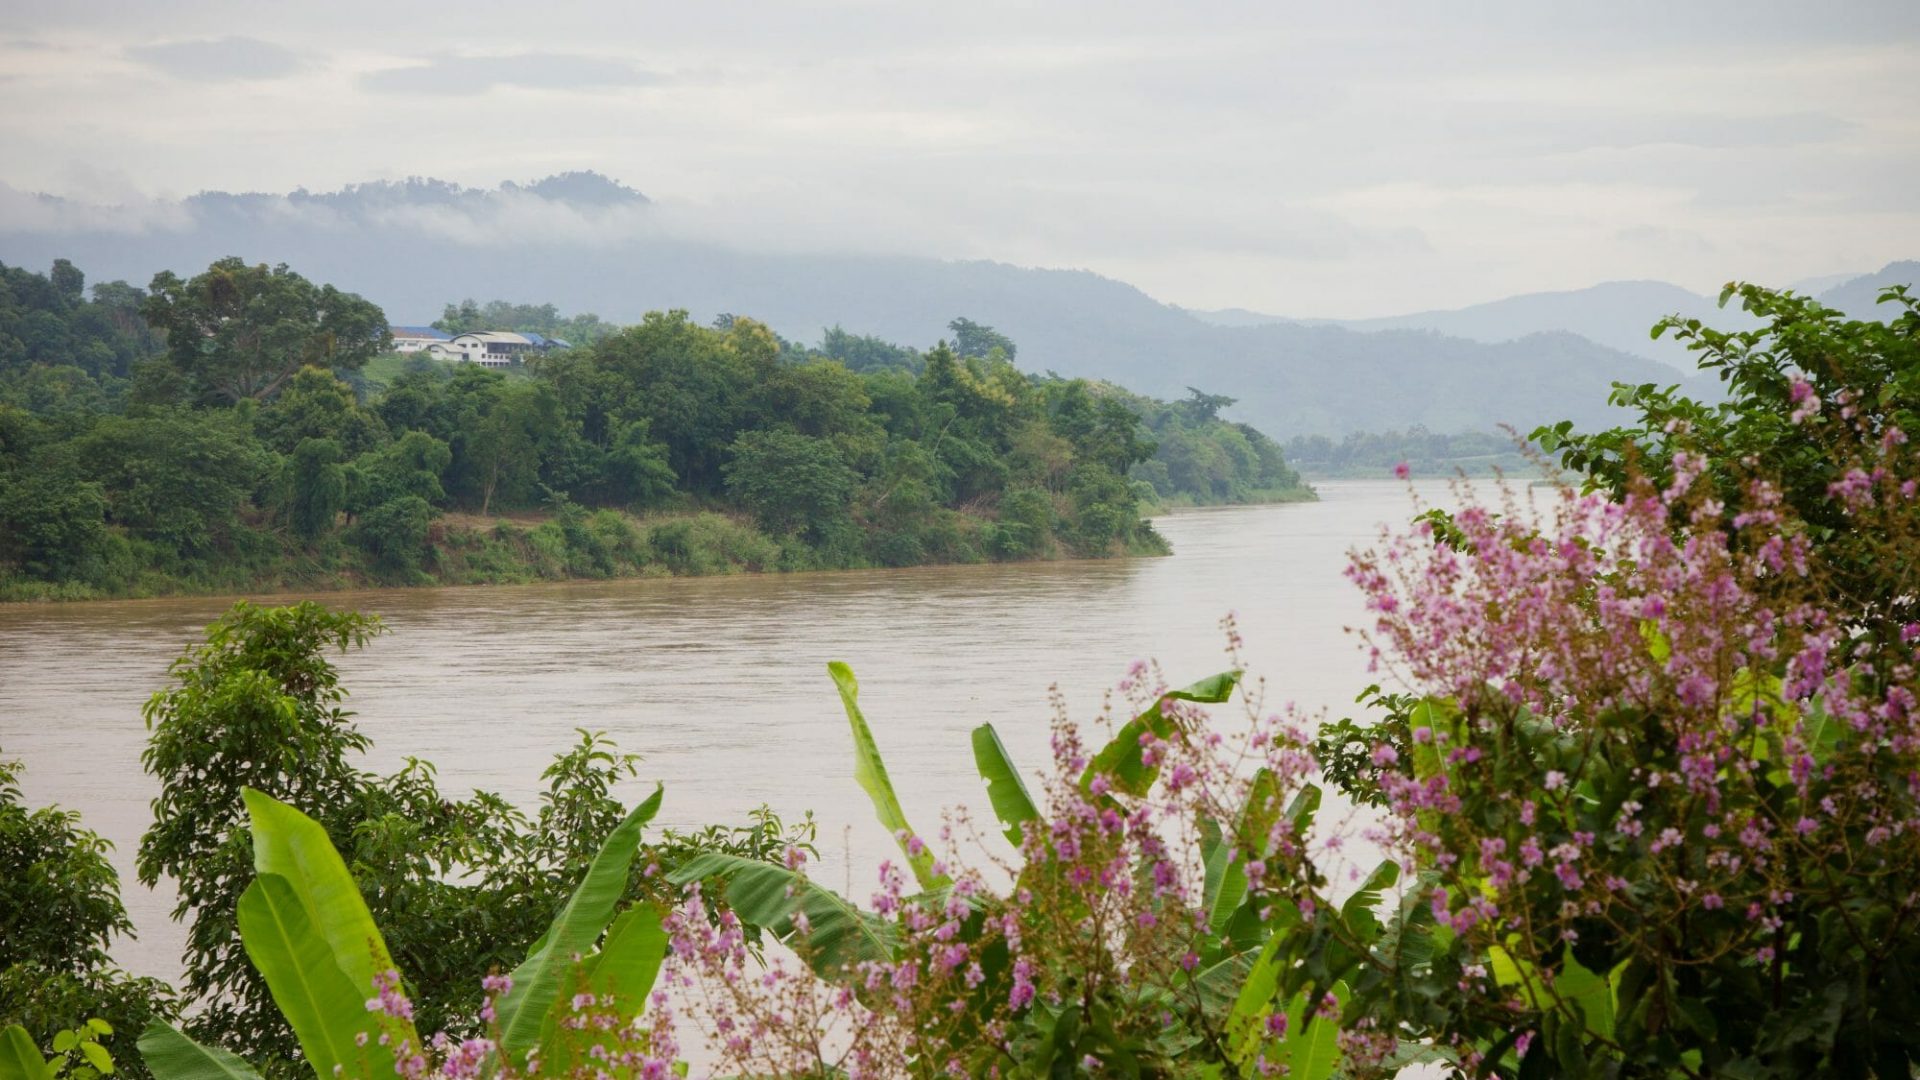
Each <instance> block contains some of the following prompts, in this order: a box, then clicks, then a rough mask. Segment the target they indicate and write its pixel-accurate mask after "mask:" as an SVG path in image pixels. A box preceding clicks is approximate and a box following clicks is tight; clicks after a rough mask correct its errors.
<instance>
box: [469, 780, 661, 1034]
mask: <svg viewBox="0 0 1920 1080" xmlns="http://www.w3.org/2000/svg"><path fill="white" fill-rule="evenodd" d="M663 794H664V789H663V788H660V787H658V786H656V787H655V788H654V789H653V794H652V795H650V796H648V797H647V800H646V801H645V802H643V803H641V804H640V805H639V806H636V807H634V808H633V812H632V813H630V814H628V815H627V816H626V817H625V818H624V819H623V820H622V821H621V822H620V824H618V825H616V826H614V829H613V832H611V833H609V834H607V839H606V842H605V843H603V844H601V845H600V851H599V852H598V853H597V854H595V855H594V857H593V863H592V865H590V866H589V867H588V868H587V873H586V876H585V877H584V878H582V879H581V880H580V884H579V885H577V886H575V887H574V890H573V895H572V896H569V897H568V898H567V902H566V904H565V905H564V906H563V907H561V909H560V912H559V914H557V915H555V916H554V917H553V922H552V923H551V924H550V925H549V926H548V927H547V932H546V934H545V935H543V936H542V937H541V939H540V940H539V941H538V942H535V943H534V946H533V948H532V949H531V950H529V951H528V954H527V958H526V959H525V960H524V961H522V962H521V964H520V966H519V967H517V968H514V969H513V988H512V989H511V990H508V991H507V993H506V994H505V995H504V996H503V997H501V999H500V1003H499V1005H498V1006H497V1008H498V1010H499V1017H500V1039H499V1042H500V1047H501V1049H502V1050H504V1051H506V1052H508V1053H510V1054H514V1055H520V1054H524V1053H525V1052H526V1051H528V1050H531V1049H533V1048H534V1047H535V1046H537V1045H538V1044H539V1042H540V1033H541V1029H542V1027H543V1026H544V1024H545V1023H546V1017H547V1010H549V1009H551V1008H554V1007H555V1005H556V1003H557V1002H558V1000H559V998H560V984H561V982H562V980H564V979H565V977H566V975H567V972H568V970H569V969H570V968H571V967H572V966H573V962H574V957H576V956H585V955H586V954H587V952H588V950H590V949H592V948H593V943H594V941H596V940H597V939H598V938H599V937H600V932H601V931H602V930H605V929H606V927H607V922H608V921H609V920H610V919H612V918H613V911H614V907H615V906H616V905H617V904H619V902H620V897H621V896H622V895H623V894H625V893H626V891H627V874H628V872H629V870H631V869H632V866H633V856H634V852H636V851H638V850H639V848H640V830H641V829H643V828H645V827H646V824H647V822H649V821H652V820H653V815H655V814H657V813H659V812H660V799H661V797H662V795H663ZM515 1064H516V1065H517V1064H519V1062H518V1061H516V1062H515Z"/></svg>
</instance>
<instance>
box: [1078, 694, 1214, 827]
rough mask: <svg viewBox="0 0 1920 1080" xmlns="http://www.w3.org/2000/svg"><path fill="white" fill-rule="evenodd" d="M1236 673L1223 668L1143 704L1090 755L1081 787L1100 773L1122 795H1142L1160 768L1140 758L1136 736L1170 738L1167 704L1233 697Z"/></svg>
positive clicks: (1170, 720)
mask: <svg viewBox="0 0 1920 1080" xmlns="http://www.w3.org/2000/svg"><path fill="white" fill-rule="evenodd" d="M1240 674H1241V673H1240V672H1238V671H1223V672H1221V673H1220V674H1218V675H1214V676H1211V677H1210V678H1205V679H1202V680H1200V681H1199V682H1197V683H1194V684H1193V685H1192V686H1189V687H1186V688H1184V689H1181V690H1169V691H1167V692H1166V693H1165V694H1162V695H1160V697H1159V699H1158V700H1156V701H1155V702H1154V703H1153V704H1152V705H1150V706H1148V707H1147V711H1145V712H1143V713H1141V714H1140V715H1139V716H1136V717H1134V718H1133V719H1132V720H1129V721H1127V723H1126V724H1125V725H1123V726H1122V727H1121V728H1120V730H1119V731H1118V732H1116V733H1115V734H1114V736H1113V739H1112V741H1110V742H1108V743H1107V745H1106V746H1104V747H1102V748H1101V750H1100V752H1099V753H1097V754H1095V755H1094V756H1093V761H1092V762H1091V763H1090V764H1089V765H1088V766H1087V771H1086V773H1085V774H1084V775H1082V776H1081V778H1080V784H1081V786H1082V787H1084V786H1086V785H1087V784H1089V783H1091V782H1092V780H1093V777H1094V775H1095V774H1096V773H1103V774H1105V775H1106V777H1107V782H1108V783H1110V784H1112V785H1113V787H1114V790H1116V791H1119V792H1121V793H1123V794H1126V795H1133V796H1140V795H1145V794H1146V793H1147V790H1148V789H1149V788H1151V787H1153V782H1154V780H1155V779H1156V778H1158V777H1159V775H1160V769H1159V768H1158V767H1157V766H1149V765H1148V764H1147V763H1146V762H1145V760H1144V759H1143V758H1142V755H1141V746H1140V737H1141V736H1142V735H1146V734H1148V733H1152V734H1153V735H1155V736H1156V737H1158V738H1161V739H1166V738H1170V737H1172V735H1173V720H1172V719H1170V718H1169V717H1168V716H1167V714H1166V711H1165V710H1166V706H1167V704H1168V703H1170V702H1174V701H1192V702H1198V703H1199V704H1202V705H1218V704H1220V703H1221V702H1223V701H1225V700H1227V699H1228V698H1230V697H1232V696H1233V689H1234V687H1236V686H1238V685H1240Z"/></svg>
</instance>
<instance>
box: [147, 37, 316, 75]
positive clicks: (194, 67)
mask: <svg viewBox="0 0 1920 1080" xmlns="http://www.w3.org/2000/svg"><path fill="white" fill-rule="evenodd" d="M127 56H128V57H129V58H131V59H133V60H135V61H137V62H139V63H142V64H145V65H146V66H148V67H150V68H153V69H155V70H157V71H162V72H165V73H166V74H168V75H171V76H173V77H174V78H176V79H190V80H193V81H195V82H223V81H226V80H229V79H278V78H282V77H284V76H287V75H291V74H293V73H295V72H297V71H299V70H301V69H302V68H304V67H306V66H307V60H306V58H304V57H302V56H301V55H300V54H299V53H296V52H294V51H293V50H291V49H287V48H283V47H281V46H279V45H275V44H274V43H272V42H270V41H261V40H260V39H258V38H249V37H224V38H202V39H197V40H191V41H167V42H161V43H159V44H156V45H136V46H134V47H132V48H130V49H128V50H127Z"/></svg>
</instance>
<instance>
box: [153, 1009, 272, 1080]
mask: <svg viewBox="0 0 1920 1080" xmlns="http://www.w3.org/2000/svg"><path fill="white" fill-rule="evenodd" d="M137 1045H138V1046H139V1047H140V1057H141V1058H142V1059H144V1060H145V1061H146V1063H147V1069H148V1070H149V1071H151V1072H152V1073H153V1080H260V1074H259V1073H257V1072H255V1071H253V1066H251V1065H249V1064H247V1063H246V1062H244V1061H241V1060H240V1059H239V1058H237V1057H235V1056H233V1055H232V1054H229V1053H227V1052H226V1051H225V1050H221V1049H219V1048H218V1047H212V1046H202V1045H200V1044H199V1043H197V1042H194V1041H193V1040H192V1039H189V1038H187V1037H186V1036H185V1035H182V1034H181V1033H180V1031H179V1029H178V1028H175V1027H174V1026H173V1025H172V1024H168V1023H165V1022H163V1021H160V1020H155V1021H154V1022H153V1023H152V1024H149V1025H148V1026H147V1030H145V1031H143V1032H141V1033H140V1042H139V1043H138V1044H137Z"/></svg>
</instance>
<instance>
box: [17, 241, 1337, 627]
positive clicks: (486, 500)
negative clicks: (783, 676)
mask: <svg viewBox="0 0 1920 1080" xmlns="http://www.w3.org/2000/svg"><path fill="white" fill-rule="evenodd" d="M85 291H86V290H85V289H84V276H83V275H82V274H81V273H80V271H79V270H77V269H76V268H74V267H72V266H71V265H70V264H65V263H62V264H60V265H58V266H56V267H55V272H54V274H53V275H52V276H51V277H48V276H43V275H39V274H34V273H29V272H26V271H23V270H19V269H10V268H6V267H0V599H9V600H34V599H87V598H97V597H117V596H153V595H163V594H169V593H195V592H199V593H208V592H236V591H254V590H264V589H276V588H300V589H313V588H328V587H334V586H359V585H413V584H454V583H472V582H498V581H526V580H535V579H548V578H555V577H611V576H622V575H630V574H652V573H678V574H701V573H720V572H727V571H730V570H801V569H837V568H855V567H880V566H913V565H921V564H927V563H964V562H981V561H990V560H1009V561H1010V560H1023V559H1048V558H1068V557H1071V558H1103V557H1110V556H1121V555H1138V554H1164V553H1165V552H1166V550H1167V549H1166V544H1165V542H1164V541H1163V540H1162V539H1161V538H1160V537H1159V536H1158V535H1157V534H1155V533H1154V531H1153V529H1152V527H1151V526H1150V525H1149V524H1148V523H1147V522H1146V521H1145V520H1144V518H1143V513H1144V512H1145V510H1146V508H1147V507H1148V506H1149V505H1152V504H1155V503H1165V504H1170V505H1177V504H1178V503H1179V502H1180V501H1181V500H1192V501H1194V502H1219V501H1237V500H1245V499H1250V498H1253V497H1255V496H1264V495H1265V494H1269V493H1272V492H1275V491H1278V490H1281V489H1293V490H1295V491H1296V492H1297V493H1300V494H1305V492H1306V489H1305V488H1304V487H1303V486H1301V485H1300V484H1299V481H1298V477H1297V476H1296V475H1295V474H1293V472H1292V471H1291V470H1290V469H1288V468H1287V466H1286V463H1285V461H1284V460H1283V459H1282V457H1281V456H1280V453H1279V448H1278V446H1277V445H1276V444H1275V443H1274V442H1273V441H1272V440H1271V439H1268V438H1266V437H1265V436H1264V435H1261V434H1260V433H1258V432H1255V431H1253V430H1252V429H1251V428H1247V427H1245V426H1244V425H1237V424H1231V423H1228V422H1226V421H1224V420H1222V419H1220V418H1219V417H1218V415H1217V412H1218V410H1219V408H1220V407H1221V405H1222V404H1223V403H1227V402H1229V401H1230V400H1231V399H1227V398H1220V397H1211V396H1208V395H1204V394H1200V393H1199V392H1197V391H1196V392H1195V395H1194V398H1193V399H1192V400H1191V401H1183V402H1176V403H1172V404H1168V403H1164V402H1158V401H1154V400H1152V399H1149V398H1142V397H1139V396H1137V395H1133V394H1129V393H1126V392H1125V391H1122V390H1120V389H1118V388H1116V387H1112V386H1108V385H1106V384H1102V383H1095V382H1088V381H1084V380H1072V379H1060V378H1056V377H1051V376H1047V377H1037V376H1031V375H1027V374H1024V373H1022V372H1021V371H1020V370H1018V369H1017V368H1016V367H1015V366H1014V364H1013V357H1014V354H1015V351H1016V346H1015V345H1014V343H1013V342H1011V341H1008V340H1007V339H1006V338H1005V337H1003V336H1001V335H999V334H997V333H995V332H994V331H993V330H992V328H991V327H984V326H980V325H979V324H976V323H973V322H970V321H968V320H965V319H957V320H955V321H954V323H953V326H952V329H953V331H954V341H953V342H952V343H951V344H949V343H946V342H942V343H940V344H938V345H936V346H934V347H933V348H932V349H929V350H927V351H925V352H924V353H923V352H920V351H918V350H914V349H908V348H902V347H899V346H894V345H891V344H889V343H885V342H877V341H874V340H873V339H870V338H859V337H856V336H853V335H849V334H846V333H845V332H843V331H838V330H834V331H829V332H828V333H827V335H826V336H825V337H824V338H823V340H822V345H821V347H819V348H805V347H802V346H799V345H796V344H795V343H793V342H790V341H786V340H784V339H782V338H780V337H779V336H777V335H775V334H774V333H772V332H771V331H770V330H768V329H767V327H765V326H763V325H761V324H759V323H757V322H754V321H753V320H751V319H745V318H734V317H731V316H728V317H725V318H723V319H721V320H718V321H717V322H716V323H715V324H714V325H711V326H703V325H699V324H696V323H694V322H692V321H691V320H690V319H689V318H688V317H687V315H686V314H685V313H684V312H667V313H655V314H653V315H649V316H648V317H647V318H646V319H645V320H643V321H642V322H641V323H639V324H638V325H635V326H630V327H626V328H624V329H619V330H615V331H610V332H608V333H606V334H604V335H603V336H600V337H599V339H598V340H597V341H595V342H594V343H593V344H591V345H588V346H584V347H579V348H571V349H565V350H559V351H552V352H546V353H529V354H527V355H526V357H525V361H524V363H523V362H521V361H520V360H519V359H516V360H515V361H514V362H513V364H512V366H510V367H509V368H507V369H504V370H498V369H491V368H487V367H483V366H479V365H476V364H471V363H447V362H442V361H433V360H427V359H422V358H418V357H416V358H412V359H397V358H393V357H391V356H390V355H387V354H384V353H383V350H384V349H385V348H387V347H388V346H389V345H390V343H391V339H390V337H389V331H388V329H387V326H386V318H385V315H384V314H383V313H382V312H381V311H380V310H379V309H378V308H377V307H375V306H373V305H372V304H370V303H368V302H366V301H364V300H361V299H360V298H358V297H353V296H350V295H346V294H341V293H338V292H337V291H335V290H332V289H331V288H330V287H316V286H315V285H313V284H312V283H310V282H308V281H306V280H305V279H304V278H302V277H301V276H300V275H299V274H297V273H294V272H292V271H291V270H288V269H287V268H286V267H274V268H269V267H265V266H248V265H246V264H244V263H242V262H240V261H239V260H237V259H226V260H221V261H220V262H217V263H215V264H213V265H212V266H211V267H209V268H208V270H207V271H206V272H205V273H203V274H200V275H198V276H196V277H194V278H192V279H190V280H181V279H179V278H177V277H175V276H174V275H172V274H170V273H163V274H160V275H157V276H156V277H155V278H154V280H153V283H152V286H151V288H150V290H147V291H142V290H140V289H136V288H133V287H132V286H129V285H127V284H125V283H123V282H113V283H108V284H106V285H100V286H96V287H95V288H94V290H93V297H92V299H87V298H85ZM30 329H31V330H34V332H33V333H27V331H28V330H30ZM55 330H58V331H59V332H58V333H56V332H54V331H55ZM16 331H17V333H16ZM21 335H25V336H21ZM6 343H14V344H20V346H21V347H20V348H17V349H14V348H7V347H4V346H5V345H6ZM23 343H25V344H23ZM383 357H384V358H383ZM376 358H380V359H379V363H377V364H374V365H373V370H375V371H377V372H379V373H380V374H381V375H382V376H384V381H375V380H374V379H371V378H369V377H368V375H367V372H368V370H369V364H370V363H372V362H373V361H374V360H376ZM502 515H504V517H505V520H497V519H499V518H500V517H501V516H502Z"/></svg>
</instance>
